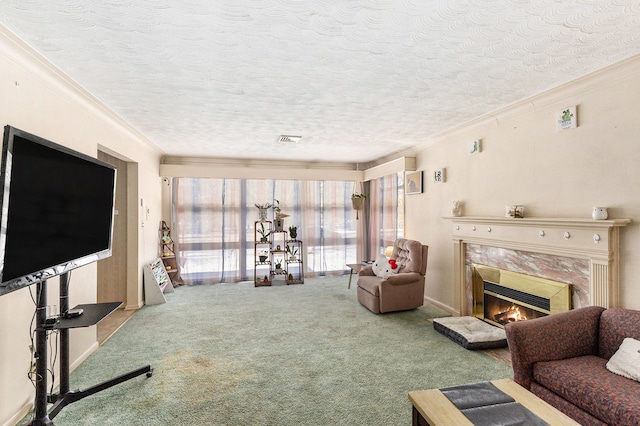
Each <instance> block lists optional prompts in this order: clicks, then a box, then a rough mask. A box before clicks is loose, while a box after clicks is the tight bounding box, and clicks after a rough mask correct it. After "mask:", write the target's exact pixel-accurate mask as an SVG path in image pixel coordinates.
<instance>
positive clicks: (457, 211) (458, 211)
mask: <svg viewBox="0 0 640 426" xmlns="http://www.w3.org/2000/svg"><path fill="white" fill-rule="evenodd" d="M451 215H452V216H454V217H460V216H462V203H461V202H460V201H458V200H455V201H454V202H453V206H452V207H451Z"/></svg>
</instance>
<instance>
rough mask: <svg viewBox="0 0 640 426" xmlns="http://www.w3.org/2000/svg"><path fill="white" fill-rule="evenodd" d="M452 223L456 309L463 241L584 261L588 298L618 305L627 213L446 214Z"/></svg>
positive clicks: (463, 301)
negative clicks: (621, 237) (583, 215)
mask: <svg viewBox="0 0 640 426" xmlns="http://www.w3.org/2000/svg"><path fill="white" fill-rule="evenodd" d="M446 219H449V220H451V222H452V224H453V230H452V234H453V241H454V268H455V272H454V274H455V275H454V279H455V286H456V289H455V290H456V298H458V300H460V312H461V313H462V314H463V315H464V314H465V313H466V312H467V311H468V306H467V305H468V297H467V295H466V294H465V288H466V284H465V283H466V277H465V273H466V272H465V271H466V269H465V246H466V244H479V245H484V246H490V247H499V248H506V249H512V250H520V251H526V252H532V253H544V254H548V255H555V256H565V257H573V258H579V259H587V260H588V261H589V264H590V266H589V269H590V271H589V290H590V304H591V305H598V306H603V307H605V308H612V307H617V306H618V299H619V286H618V269H619V267H618V265H619V229H620V228H622V227H624V226H626V225H628V224H629V223H630V222H631V221H630V220H629V219H612V220H592V219H580V218H578V219H572V218H518V219H515V218H501V217H475V216H464V217H448V218H446Z"/></svg>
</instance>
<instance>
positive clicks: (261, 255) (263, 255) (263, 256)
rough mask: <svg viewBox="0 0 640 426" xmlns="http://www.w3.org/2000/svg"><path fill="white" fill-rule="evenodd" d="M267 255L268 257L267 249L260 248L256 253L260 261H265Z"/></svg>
mask: <svg viewBox="0 0 640 426" xmlns="http://www.w3.org/2000/svg"><path fill="white" fill-rule="evenodd" d="M268 257H269V252H268V251H267V250H262V251H261V252H260V254H259V255H258V259H260V263H265V262H266V261H267V258H268Z"/></svg>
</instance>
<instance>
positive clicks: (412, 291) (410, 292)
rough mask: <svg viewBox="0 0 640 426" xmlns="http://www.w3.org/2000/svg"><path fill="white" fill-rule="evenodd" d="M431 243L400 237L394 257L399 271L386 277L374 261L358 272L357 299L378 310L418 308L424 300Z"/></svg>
mask: <svg viewBox="0 0 640 426" xmlns="http://www.w3.org/2000/svg"><path fill="white" fill-rule="evenodd" d="M428 252H429V247H428V246H425V245H422V244H421V243H420V242H419V241H415V240H407V239H405V238H398V239H397V240H396V241H395V242H394V244H393V252H392V253H391V258H392V259H395V260H396V262H397V264H398V266H399V268H400V269H399V271H398V273H397V274H394V275H390V276H388V277H385V278H380V277H378V276H376V275H375V274H374V272H373V269H372V267H371V265H368V266H365V267H364V268H362V269H361V270H360V272H359V273H358V289H357V295H358V301H359V302H360V303H361V304H362V305H363V306H365V307H366V308H367V309H369V310H370V311H371V312H374V313H376V314H380V313H384V312H393V311H405V310H408V309H415V308H418V307H420V306H422V305H423V304H424V276H425V273H426V272H427V255H428Z"/></svg>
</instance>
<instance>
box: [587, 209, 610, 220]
mask: <svg viewBox="0 0 640 426" xmlns="http://www.w3.org/2000/svg"><path fill="white" fill-rule="evenodd" d="M591 217H592V218H593V220H606V219H607V218H608V217H609V212H607V208H606V207H594V208H593V211H592V212H591Z"/></svg>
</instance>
